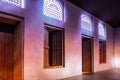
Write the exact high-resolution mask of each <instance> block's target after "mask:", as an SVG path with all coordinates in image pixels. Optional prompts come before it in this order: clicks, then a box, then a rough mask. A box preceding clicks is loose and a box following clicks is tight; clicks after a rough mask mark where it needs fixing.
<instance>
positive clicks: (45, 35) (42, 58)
mask: <svg viewBox="0 0 120 80" xmlns="http://www.w3.org/2000/svg"><path fill="white" fill-rule="evenodd" d="M9 1H10V0H9ZM11 1H12V0H11ZM18 3H19V4H18ZM23 4H24V5H23ZM0 17H1V21H0V23H4V24H9V25H12V24H11V23H13V24H14V26H15V23H17V26H20V27H16V28H20V29H18V31H17V30H16V28H15V29H14V32H13V33H14V35H15V36H19V37H18V38H13V41H14V54H13V55H14V57H13V58H14V60H13V62H14V63H13V64H14V69H13V73H12V74H13V75H12V76H13V77H14V80H57V79H62V78H66V77H71V76H77V75H82V74H86V73H94V72H98V71H103V70H108V69H112V68H119V67H120V65H119V60H120V54H119V52H120V49H119V47H120V46H119V40H120V39H119V38H120V37H119V32H120V29H119V28H116V29H114V28H112V26H110V25H108V24H106V23H105V22H103V21H102V20H100V19H98V18H96V17H94V16H92V15H91V14H89V13H87V12H86V11H84V10H82V9H81V8H78V7H77V6H75V5H73V4H71V3H70V2H68V1H66V0H63V1H61V0H26V1H24V2H22V1H21V3H20V2H19V0H18V1H17V0H16V4H15V2H12V3H11V2H7V0H3V1H0ZM3 18H5V19H7V20H5V21H8V22H9V23H7V22H5V21H3ZM8 19H9V20H8ZM12 20H13V21H15V23H14V22H10V21H12ZM0 26H1V24H0ZM7 29H8V28H7ZM15 31H16V33H15ZM3 32H5V31H3ZM16 34H18V35H16ZM20 35H22V36H20ZM19 40H20V41H19ZM19 42H21V43H19ZM15 44H17V45H15ZM16 46H17V49H16ZM18 46H19V47H18ZM15 50H16V53H15ZM17 51H18V52H17ZM20 51H21V52H20ZM17 53H18V55H17ZM86 53H87V54H86ZM16 55H17V56H16ZM19 58H20V59H19ZM17 59H19V60H18V62H17ZM17 63H18V64H17ZM86 63H88V64H86ZM18 75H19V76H18ZM15 76H16V77H15ZM18 78H19V79H18ZM11 80H13V79H11Z"/></svg>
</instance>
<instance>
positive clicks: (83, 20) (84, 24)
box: [81, 15, 92, 31]
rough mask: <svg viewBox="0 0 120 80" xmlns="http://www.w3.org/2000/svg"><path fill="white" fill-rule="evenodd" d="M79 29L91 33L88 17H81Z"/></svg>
mask: <svg viewBox="0 0 120 80" xmlns="http://www.w3.org/2000/svg"><path fill="white" fill-rule="evenodd" d="M81 27H82V28H83V29H85V30H88V31H92V26H91V20H90V18H89V17H88V16H86V15H82V16H81Z"/></svg>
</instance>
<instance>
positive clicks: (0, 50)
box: [0, 32, 5, 80]
mask: <svg viewBox="0 0 120 80" xmlns="http://www.w3.org/2000/svg"><path fill="white" fill-rule="evenodd" d="M4 40H5V37H4V33H2V32H0V80H3V79H4V47H5V45H4V44H5V43H4Z"/></svg>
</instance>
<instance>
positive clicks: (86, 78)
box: [60, 69, 120, 80]
mask: <svg viewBox="0 0 120 80" xmlns="http://www.w3.org/2000/svg"><path fill="white" fill-rule="evenodd" d="M60 80H120V69H111V70H106V71H100V72H96V73H94V74H89V75H80V76H75V77H70V78H66V79H60Z"/></svg>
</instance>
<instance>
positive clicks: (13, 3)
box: [2, 0, 24, 8]
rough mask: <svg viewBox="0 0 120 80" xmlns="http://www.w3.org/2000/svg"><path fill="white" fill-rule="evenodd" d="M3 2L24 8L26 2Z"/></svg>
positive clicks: (12, 0)
mask: <svg viewBox="0 0 120 80" xmlns="http://www.w3.org/2000/svg"><path fill="white" fill-rule="evenodd" d="M2 1H4V2H7V3H9V4H12V5H15V6H18V7H21V8H24V0H2Z"/></svg>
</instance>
